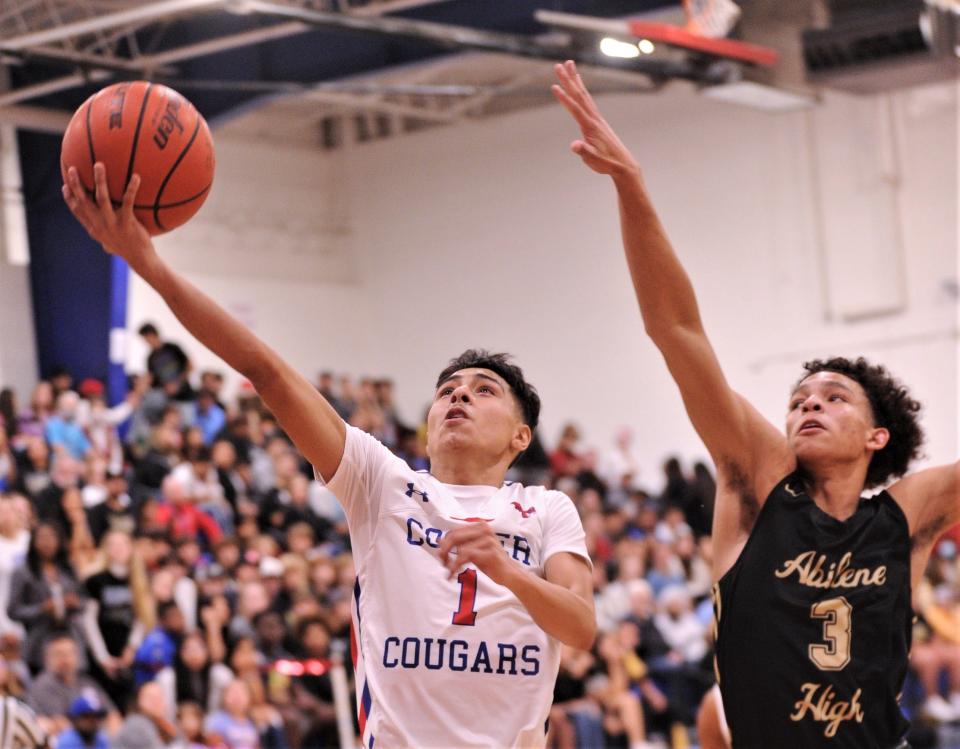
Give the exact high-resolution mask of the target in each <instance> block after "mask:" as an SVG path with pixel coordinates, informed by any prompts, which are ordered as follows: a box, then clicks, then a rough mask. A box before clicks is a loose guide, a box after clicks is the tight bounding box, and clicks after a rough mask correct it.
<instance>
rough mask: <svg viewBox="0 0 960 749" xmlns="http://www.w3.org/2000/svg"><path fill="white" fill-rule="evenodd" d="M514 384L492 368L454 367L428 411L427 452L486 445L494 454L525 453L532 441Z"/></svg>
mask: <svg viewBox="0 0 960 749" xmlns="http://www.w3.org/2000/svg"><path fill="white" fill-rule="evenodd" d="M529 432H530V429H529V427H528V426H527V425H526V424H524V422H523V418H522V417H521V414H520V405H519V404H518V403H517V400H516V398H515V397H514V395H513V392H512V391H511V390H510V386H509V385H507V383H506V382H505V381H504V380H503V378H502V377H500V376H499V375H498V374H497V373H496V372H492V371H491V370H489V369H479V368H471V369H461V370H458V371H457V372H454V373H453V374H452V375H451V376H450V377H449V378H448V379H447V380H446V381H445V382H441V383H440V386H439V387H438V388H437V390H436V392H435V393H434V397H433V403H432V404H431V406H430V411H429V413H428V414H427V451H428V452H429V454H430V456H431V457H432V458H436V457H437V456H438V455H439V454H440V453H441V452H443V451H448V450H449V451H453V452H456V451H460V450H477V449H479V450H482V451H484V452H489V453H490V454H491V456H492V457H496V456H497V455H500V454H506V453H508V452H514V453H515V452H519V451H520V450H522V449H524V448H525V447H526V444H527V442H529Z"/></svg>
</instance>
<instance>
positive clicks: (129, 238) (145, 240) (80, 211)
mask: <svg viewBox="0 0 960 749" xmlns="http://www.w3.org/2000/svg"><path fill="white" fill-rule="evenodd" d="M93 181H94V187H95V189H96V202H94V201H92V200H90V198H88V197H87V194H86V191H85V190H84V188H83V185H82V184H80V175H79V174H78V173H77V170H76V167H70V169H69V170H68V171H67V183H66V184H65V185H64V186H63V199H64V200H65V201H66V202H67V206H68V207H69V208H70V211H71V212H72V213H73V215H74V216H76V218H77V221H79V222H80V224H81V225H82V226H83V228H84V229H86V230H87V233H88V234H89V235H90V236H91V237H92V238H93V239H95V240H96V241H98V242H99V243H100V244H102V245H103V249H105V250H106V251H107V252H109V253H110V254H112V255H119V256H120V257H122V258H123V259H124V260H126V261H128V262H131V264H132V261H134V260H136V259H137V258H138V257H139V256H141V255H143V254H144V253H146V252H149V251H151V250H152V248H153V242H152V241H151V240H150V235H149V234H148V233H147V230H146V229H144V228H143V224H141V223H140V222H139V221H137V218H136V216H135V215H134V213H133V204H134V199H135V198H136V197H137V189H138V188H139V187H140V176H139V175H137V174H134V175H133V176H132V177H131V178H130V182H129V184H127V189H126V192H124V194H123V203H122V204H121V205H120V208H119V209H116V210H115V209H114V207H113V204H112V202H111V200H110V192H109V190H108V188H107V170H106V167H104V165H103V164H102V163H100V162H99V161H98V162H97V163H96V164H94V165H93Z"/></svg>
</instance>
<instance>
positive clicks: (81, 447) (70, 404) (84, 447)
mask: <svg viewBox="0 0 960 749" xmlns="http://www.w3.org/2000/svg"><path fill="white" fill-rule="evenodd" d="M79 404H80V396H79V395H77V394H76V393H75V392H73V391H72V390H67V391H66V392H64V393H61V394H60V397H58V398H57V408H56V411H55V412H54V414H53V416H51V417H50V418H49V419H48V420H47V425H46V427H45V428H44V437H46V439H47V442H48V443H49V444H50V447H51V448H53V450H54V451H55V452H56V451H58V449H60V448H62V449H64V450H66V452H67V453H68V454H69V455H71V456H73V458H74V459H76V460H83V459H84V458H85V457H86V456H87V453H89V452H90V450H91V449H92V448H93V445H92V444H91V443H90V440H89V439H87V435H86V434H85V433H84V431H83V427H82V426H81V425H80V424H79V422H78V418H77V417H78V413H77V407H78V406H79Z"/></svg>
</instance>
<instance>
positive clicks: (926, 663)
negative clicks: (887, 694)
mask: <svg viewBox="0 0 960 749" xmlns="http://www.w3.org/2000/svg"><path fill="white" fill-rule="evenodd" d="M945 543H948V544H952V543H953V542H952V541H950V542H945ZM937 561H938V560H937V558H936V557H934V558H933V559H932V560H931V564H930V566H929V568H928V571H927V575H926V577H925V578H924V579H923V580H922V581H921V583H920V585H918V586H917V593H916V596H915V598H916V601H917V610H918V613H919V618H920V622H919V624H920V626H918V627H917V628H916V629H917V635H916V640H915V641H914V643H913V648H912V650H911V652H910V665H911V667H912V668H913V670H914V671H915V672H916V674H917V678H918V679H919V681H920V684H921V686H922V687H923V691H924V702H923V706H922V708H921V712H922V713H923V714H924V715H925V716H926V717H928V718H930V719H932V720H934V721H936V722H939V723H950V722H953V721H960V591H958V590H957V588H956V586H954V585H951V584H949V583H946V584H944V583H942V582H941V584H939V585H934V584H933V580H937V579H938V578H939V577H940V576H939V574H937V570H936V564H937Z"/></svg>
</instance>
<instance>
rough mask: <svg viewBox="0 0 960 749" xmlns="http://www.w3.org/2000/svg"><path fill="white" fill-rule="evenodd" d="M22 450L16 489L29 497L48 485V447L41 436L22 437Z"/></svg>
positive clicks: (49, 480) (32, 497)
mask: <svg viewBox="0 0 960 749" xmlns="http://www.w3.org/2000/svg"><path fill="white" fill-rule="evenodd" d="M24 445H25V446H24V448H23V452H22V453H21V454H20V455H19V465H18V467H17V486H16V489H17V491H18V492H20V493H21V494H25V495H27V496H28V497H30V498H31V499H35V498H36V497H38V496H40V494H41V493H42V492H43V490H44V489H46V488H47V487H48V486H50V483H51V479H50V465H51V456H50V448H49V446H48V445H47V442H46V440H44V438H43V437H42V436H41V437H27V438H24Z"/></svg>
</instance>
